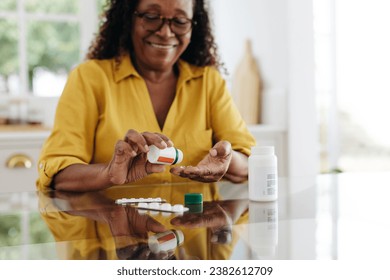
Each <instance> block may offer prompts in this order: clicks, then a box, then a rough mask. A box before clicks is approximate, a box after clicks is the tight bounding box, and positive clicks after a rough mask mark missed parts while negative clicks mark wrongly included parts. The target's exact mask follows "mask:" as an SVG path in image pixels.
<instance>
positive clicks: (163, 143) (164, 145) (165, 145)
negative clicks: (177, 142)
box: [160, 141, 168, 148]
mask: <svg viewBox="0 0 390 280" xmlns="http://www.w3.org/2000/svg"><path fill="white" fill-rule="evenodd" d="M160 144H161V145H162V146H163V147H165V148H166V147H168V146H167V143H165V142H164V141H161V143H160Z"/></svg>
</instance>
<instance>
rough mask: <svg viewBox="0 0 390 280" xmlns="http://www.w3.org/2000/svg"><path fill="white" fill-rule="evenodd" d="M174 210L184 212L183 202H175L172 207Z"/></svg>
mask: <svg viewBox="0 0 390 280" xmlns="http://www.w3.org/2000/svg"><path fill="white" fill-rule="evenodd" d="M172 211H173V212H183V211H184V207H183V205H182V204H175V205H173V207H172Z"/></svg>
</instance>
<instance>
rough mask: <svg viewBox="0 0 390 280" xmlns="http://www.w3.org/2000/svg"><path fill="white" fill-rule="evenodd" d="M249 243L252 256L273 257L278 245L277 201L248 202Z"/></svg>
mask: <svg viewBox="0 0 390 280" xmlns="http://www.w3.org/2000/svg"><path fill="white" fill-rule="evenodd" d="M249 243H250V244H251V245H250V246H251V249H252V253H253V254H254V256H253V257H254V258H266V257H273V256H275V253H276V247H277V245H278V203H277V202H276V201H271V202H255V201H251V202H250V203H249Z"/></svg>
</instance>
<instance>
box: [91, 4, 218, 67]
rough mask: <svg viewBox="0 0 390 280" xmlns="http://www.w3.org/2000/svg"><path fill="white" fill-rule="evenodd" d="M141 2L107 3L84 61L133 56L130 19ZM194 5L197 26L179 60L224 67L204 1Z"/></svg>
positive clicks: (197, 64)
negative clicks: (97, 30)
mask: <svg viewBox="0 0 390 280" xmlns="http://www.w3.org/2000/svg"><path fill="white" fill-rule="evenodd" d="M139 1H140V0H107V5H106V9H105V12H104V14H103V19H102V24H101V26H100V29H99V32H98V34H97V36H96V38H95V40H94V41H93V43H92V44H91V46H90V48H89V52H88V54H87V59H111V58H116V59H119V58H120V56H121V54H123V53H130V54H131V53H132V52H133V44H132V42H131V36H130V32H129V30H132V20H130V19H131V15H132V14H133V13H134V12H135V10H136V8H137V6H138V3H139ZM193 1H194V17H193V20H194V22H196V24H195V25H194V27H193V29H192V37H191V42H190V44H189V45H188V47H187V49H186V50H185V51H184V53H183V54H182V55H181V59H183V60H185V61H187V62H188V63H190V64H193V65H196V66H215V67H216V68H221V67H223V65H222V63H220V60H219V56H218V49H217V45H216V43H215V40H214V36H213V34H212V31H211V24H210V17H209V14H208V12H207V10H206V7H205V1H204V0H193Z"/></svg>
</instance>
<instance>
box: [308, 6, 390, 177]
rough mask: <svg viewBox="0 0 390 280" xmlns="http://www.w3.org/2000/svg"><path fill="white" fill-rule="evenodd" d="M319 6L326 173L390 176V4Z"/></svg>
mask: <svg viewBox="0 0 390 280" xmlns="http://www.w3.org/2000/svg"><path fill="white" fill-rule="evenodd" d="M314 4H315V5H314V7H315V15H316V16H317V17H316V30H315V34H316V53H317V55H316V58H317V60H316V71H317V75H316V78H317V81H316V82H317V97H318V108H319V113H320V120H321V121H320V126H321V131H322V134H321V144H322V170H323V171H324V172H329V171H330V172H332V171H339V170H340V171H360V172H361V171H389V170H390V144H389V143H390V132H389V129H388V128H387V127H388V120H389V119H390V111H389V109H388V104H389V102H390V98H389V92H390V86H389V83H388V76H389V65H390V53H389V51H388V50H389V48H390V39H389V36H387V34H389V32H390V18H389V17H388V15H387V11H388V10H389V9H390V2H388V1H382V0H359V1H351V0H337V1H336V0H315V1H314Z"/></svg>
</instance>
